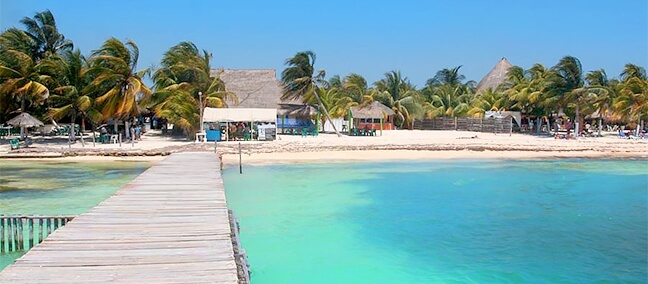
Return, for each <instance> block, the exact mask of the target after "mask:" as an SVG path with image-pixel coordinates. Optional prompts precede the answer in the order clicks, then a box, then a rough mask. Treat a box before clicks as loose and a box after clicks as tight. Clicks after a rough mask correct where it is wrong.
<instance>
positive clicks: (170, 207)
mask: <svg viewBox="0 0 648 284" xmlns="http://www.w3.org/2000/svg"><path fill="white" fill-rule="evenodd" d="M219 169H220V162H219V161H218V160H217V158H216V156H215V155H214V154H211V153H179V154H173V155H171V156H169V157H167V158H166V159H165V160H163V161H161V162H159V163H158V164H157V165H155V166H153V167H151V168H150V169H148V170H146V171H145V172H144V173H142V174H141V175H140V176H138V177H137V178H136V179H135V180H133V181H132V182H130V183H129V184H127V185H126V186H124V187H123V188H122V189H120V190H119V191H118V192H117V193H116V194H115V195H114V196H112V197H110V198H108V199H106V200H105V201H103V202H101V203H100V204H99V205H97V206H96V207H94V208H92V209H91V210H89V211H88V212H86V213H85V214H82V215H80V216H77V217H76V218H74V219H73V220H72V221H69V222H67V219H64V218H63V217H56V216H52V218H48V219H45V220H46V221H45V222H42V219H39V221H38V222H39V233H40V235H41V236H42V235H44V234H48V235H49V234H50V233H51V235H49V237H47V238H46V239H45V240H44V241H43V242H42V243H41V244H40V245H38V246H36V247H34V248H33V249H31V250H30V251H29V252H28V253H26V254H25V255H24V256H23V257H21V258H20V259H18V260H16V262H15V263H14V264H12V265H10V266H8V267H7V268H6V269H5V270H3V271H0V283H4V282H8V283H105V282H122V283H144V282H146V283H232V284H234V283H238V271H237V267H236V263H235V260H234V250H233V247H232V239H231V227H230V223H229V216H228V211H227V201H226V199H225V191H224V186H223V182H222V179H221V176H220V171H219ZM66 222H67V224H65V226H63V227H60V226H62V225H63V224H64V223H66ZM57 227H60V228H59V229H56V228H57ZM34 231H35V230H34ZM30 234H31V233H30Z"/></svg>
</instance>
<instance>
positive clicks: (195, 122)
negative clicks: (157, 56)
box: [151, 42, 238, 137]
mask: <svg viewBox="0 0 648 284" xmlns="http://www.w3.org/2000/svg"><path fill="white" fill-rule="evenodd" d="M211 58H212V54H211V53H209V52H207V51H205V50H203V51H202V52H201V51H200V50H199V49H198V47H196V45H195V44H193V43H191V42H181V43H179V44H177V45H175V46H173V47H171V48H170V49H169V50H168V51H167V52H166V53H165V54H164V57H163V58H162V67H161V68H160V69H158V70H156V71H155V72H154V74H153V80H154V84H155V93H154V94H153V97H152V104H151V105H153V106H154V110H155V113H156V115H157V116H159V117H162V118H166V119H167V120H169V121H170V122H172V123H174V124H175V125H178V126H179V127H180V128H182V129H184V130H185V131H186V132H187V133H188V134H189V136H188V137H191V135H192V134H193V133H195V132H197V131H198V130H199V129H200V127H201V125H200V124H201V121H200V119H201V117H202V115H203V113H201V112H204V108H203V107H201V106H205V107H227V106H228V104H227V101H232V102H234V103H235V104H237V103H238V98H237V97H236V95H234V94H233V93H231V92H227V91H226V90H225V84H224V83H223V81H222V80H220V78H218V77H212V76H211V74H210V72H211V65H210V60H211Z"/></svg>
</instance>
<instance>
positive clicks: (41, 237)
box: [38, 219, 44, 243]
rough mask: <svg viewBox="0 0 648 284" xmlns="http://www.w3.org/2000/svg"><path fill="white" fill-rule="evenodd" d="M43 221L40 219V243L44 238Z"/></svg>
mask: <svg viewBox="0 0 648 284" xmlns="http://www.w3.org/2000/svg"><path fill="white" fill-rule="evenodd" d="M43 223H44V222H43V219H38V242H39V243H40V242H42V241H43V239H44V237H43Z"/></svg>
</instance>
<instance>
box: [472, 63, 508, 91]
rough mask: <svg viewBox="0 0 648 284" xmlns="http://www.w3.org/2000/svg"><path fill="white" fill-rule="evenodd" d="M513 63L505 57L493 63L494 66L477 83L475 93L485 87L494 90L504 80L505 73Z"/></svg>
mask: <svg viewBox="0 0 648 284" xmlns="http://www.w3.org/2000/svg"><path fill="white" fill-rule="evenodd" d="M511 67H513V65H511V63H510V62H509V61H508V60H506V58H505V57H502V59H501V60H500V61H499V62H497V64H495V67H493V69H492V70H491V71H490V72H488V74H486V76H484V78H482V79H481V81H479V83H478V84H477V90H476V91H475V93H476V94H478V93H480V92H482V91H485V90H487V89H492V90H495V89H497V87H498V86H499V85H501V84H502V83H504V81H506V74H507V73H508V71H509V69H511Z"/></svg>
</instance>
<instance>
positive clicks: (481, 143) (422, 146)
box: [0, 130, 648, 166]
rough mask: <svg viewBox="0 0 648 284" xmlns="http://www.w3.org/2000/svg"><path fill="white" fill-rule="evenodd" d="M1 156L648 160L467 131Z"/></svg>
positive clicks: (632, 143) (647, 154) (0, 151)
mask: <svg viewBox="0 0 648 284" xmlns="http://www.w3.org/2000/svg"><path fill="white" fill-rule="evenodd" d="M0 143H2V145H1V146H0V159H2V158H7V159H8V158H12V159H20V160H22V159H32V160H33V159H43V158H48V159H65V160H67V161H71V160H73V161H120V160H124V161H130V160H140V161H159V160H162V159H164V158H165V157H166V156H167V155H169V154H171V153H175V152H188V151H191V152H194V151H198V152H206V153H215V151H217V152H218V153H219V154H220V155H222V157H223V163H224V165H225V166H231V165H238V162H239V157H238V151H239V144H240V147H241V151H242V162H243V164H244V165H267V164H281V163H304V162H305V163H334V162H349V161H394V160H448V159H494V160H498V159H555V158H597V159H599V158H600V159H607V158H612V159H648V139H639V140H629V139H621V138H618V137H616V135H615V134H614V133H608V134H606V135H605V136H604V137H596V138H591V137H587V138H578V139H575V140H561V139H554V138H553V137H551V136H534V135H528V134H512V135H509V134H494V133H480V132H468V131H417V130H411V131H410V130H394V131H384V132H383V135H382V136H378V137H350V136H342V137H337V136H336V135H334V134H320V135H319V136H317V137H310V136H309V137H301V136H290V135H280V136H278V139H277V140H275V141H241V142H238V141H229V142H218V143H217V144H214V143H213V142H208V143H196V142H193V141H186V140H181V139H174V138H172V137H166V136H162V135H160V133H156V132H153V131H152V132H151V133H147V135H145V136H144V137H143V139H142V141H138V142H137V143H123V144H122V145H117V144H95V145H92V144H91V143H90V142H89V141H86V144H85V146H84V145H81V143H79V142H77V143H75V144H72V145H69V144H68V143H67V141H65V140H61V139H59V140H56V139H47V138H42V139H40V140H39V139H35V140H34V144H33V145H32V146H30V147H28V148H23V149H19V150H10V149H9V145H8V142H7V141H6V139H4V141H1V140H0Z"/></svg>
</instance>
